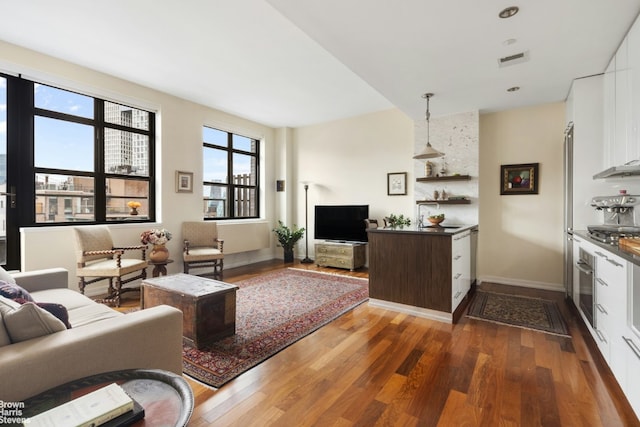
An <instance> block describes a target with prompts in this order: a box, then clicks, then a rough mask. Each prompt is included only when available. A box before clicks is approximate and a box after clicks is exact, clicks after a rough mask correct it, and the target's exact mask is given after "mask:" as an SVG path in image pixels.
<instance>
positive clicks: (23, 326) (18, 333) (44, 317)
mask: <svg viewBox="0 0 640 427" xmlns="http://www.w3.org/2000/svg"><path fill="white" fill-rule="evenodd" d="M0 310H1V311H2V320H3V321H4V326H5V328H7V332H8V333H9V337H11V342H13V343H16V342H21V341H26V340H30V339H32V338H37V337H41V336H43V335H49V334H53V333H55V332H60V331H64V330H65V329H67V328H66V327H65V326H64V323H62V321H61V320H60V319H58V318H56V317H55V316H54V315H53V314H51V313H49V312H48V311H46V310H44V309H42V308H40V307H38V306H37V305H35V304H34V303H32V302H28V303H25V304H23V305H21V306H19V307H17V308H10V307H9V306H8V305H5V304H0Z"/></svg>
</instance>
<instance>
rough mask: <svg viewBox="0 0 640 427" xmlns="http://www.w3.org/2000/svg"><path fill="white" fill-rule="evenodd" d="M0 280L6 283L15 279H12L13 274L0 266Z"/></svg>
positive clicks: (13, 281) (14, 281)
mask: <svg viewBox="0 0 640 427" xmlns="http://www.w3.org/2000/svg"><path fill="white" fill-rule="evenodd" d="M0 280H2V281H3V282H7V283H16V279H14V278H13V276H12V275H10V274H9V273H7V270H5V269H4V268H2V267H0Z"/></svg>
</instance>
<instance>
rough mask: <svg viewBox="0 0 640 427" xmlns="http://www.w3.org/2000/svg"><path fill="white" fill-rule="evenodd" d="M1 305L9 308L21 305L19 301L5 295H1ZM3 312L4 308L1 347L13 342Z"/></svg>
mask: <svg viewBox="0 0 640 427" xmlns="http://www.w3.org/2000/svg"><path fill="white" fill-rule="evenodd" d="M0 305H3V306H6V307H7V308H8V309H13V308H16V307H19V306H20V304H18V303H17V302H15V301H13V300H11V299H9V298H5V297H3V296H0ZM2 313H4V310H1V309H0V347H3V346H5V345H9V344H11V337H10V336H9V332H8V331H7V328H6V327H5V326H4V319H3V315H2Z"/></svg>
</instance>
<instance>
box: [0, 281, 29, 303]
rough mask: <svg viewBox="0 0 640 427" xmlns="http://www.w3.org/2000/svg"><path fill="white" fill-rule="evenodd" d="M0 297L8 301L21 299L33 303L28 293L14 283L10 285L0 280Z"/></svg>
mask: <svg viewBox="0 0 640 427" xmlns="http://www.w3.org/2000/svg"><path fill="white" fill-rule="evenodd" d="M0 295H2V296H3V297H6V298H9V299H16V298H22V299H24V300H26V301H33V298H32V297H31V295H30V294H29V292H28V291H27V290H26V289H24V288H23V287H22V286H20V285H18V284H17V283H16V282H13V283H10V282H7V281H5V280H2V279H0Z"/></svg>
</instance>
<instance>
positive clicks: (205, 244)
mask: <svg viewBox="0 0 640 427" xmlns="http://www.w3.org/2000/svg"><path fill="white" fill-rule="evenodd" d="M182 238H183V239H184V248H183V249H184V250H183V253H182V258H183V261H184V272H185V274H189V269H190V268H203V267H213V271H211V272H208V273H201V274H199V275H200V276H213V277H214V278H215V279H219V280H222V269H223V267H224V254H223V245H224V241H223V240H220V239H218V227H217V224H216V223H215V222H213V221H193V222H184V223H182Z"/></svg>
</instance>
